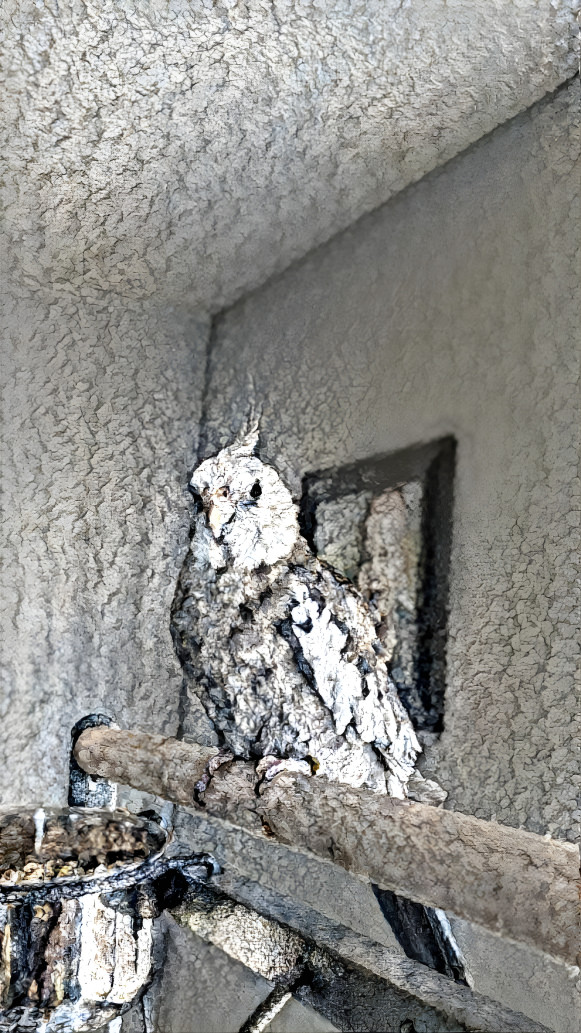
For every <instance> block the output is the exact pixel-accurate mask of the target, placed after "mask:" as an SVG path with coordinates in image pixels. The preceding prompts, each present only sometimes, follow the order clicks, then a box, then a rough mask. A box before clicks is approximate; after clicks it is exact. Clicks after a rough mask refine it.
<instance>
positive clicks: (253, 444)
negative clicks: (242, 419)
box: [231, 416, 260, 456]
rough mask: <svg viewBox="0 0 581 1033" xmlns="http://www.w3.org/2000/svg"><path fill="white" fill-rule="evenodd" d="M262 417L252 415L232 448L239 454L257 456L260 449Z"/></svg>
mask: <svg viewBox="0 0 581 1033" xmlns="http://www.w3.org/2000/svg"><path fill="white" fill-rule="evenodd" d="M259 428H260V417H259V416H250V417H249V418H248V422H247V424H246V427H245V429H244V430H241V431H240V432H239V433H238V435H237V437H236V438H235V440H234V441H233V443H232V445H231V448H232V451H233V452H236V454H237V455H239V456H255V455H257V450H258V437H259V432H260V430H259Z"/></svg>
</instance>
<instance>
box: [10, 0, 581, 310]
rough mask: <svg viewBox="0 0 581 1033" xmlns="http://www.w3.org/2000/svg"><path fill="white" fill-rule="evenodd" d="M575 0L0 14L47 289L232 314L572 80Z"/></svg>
mask: <svg viewBox="0 0 581 1033" xmlns="http://www.w3.org/2000/svg"><path fill="white" fill-rule="evenodd" d="M576 6H577V3H576V0H479V2H478V3H474V0H432V2H431V3H429V4H426V3H425V2H424V0H274V2H272V3H264V2H262V0H248V2H244V3H238V2H233V0H225V2H223V3H214V2H210V0H146V2H143V0H121V2H120V0H97V2H95V0H87V2H84V0H65V2H64V3H62V2H60V3H57V0H6V3H5V5H4V13H3V16H2V17H3V23H4V27H5V36H6V56H5V68H6V85H5V88H4V89H5V93H4V105H5V109H6V116H7V117H6V129H7V137H6V142H5V144H4V154H5V155H6V156H9V158H10V174H9V175H8V177H7V179H6V189H5V192H4V195H3V196H4V204H5V219H6V229H7V232H8V235H9V240H10V242H11V244H12V245H14V253H15V255H16V258H15V259H14V261H15V262H16V265H17V276H18V278H19V279H20V278H24V280H25V282H26V283H27V284H29V285H30V286H31V287H32V288H33V289H36V288H37V287H38V286H39V285H41V286H47V285H50V286H51V287H52V288H53V289H54V290H55V291H57V292H59V293H60V292H65V293H66V292H68V291H70V290H71V289H74V290H81V291H85V290H97V291H102V290H109V289H112V290H114V291H117V292H119V293H120V294H121V295H123V296H124V297H126V298H143V297H146V296H148V295H151V294H152V293H156V292H157V293H159V292H161V293H162V294H163V295H165V296H169V297H171V298H172V299H178V300H179V301H180V302H181V301H183V300H184V299H187V300H188V302H189V303H190V304H194V305H197V306H200V307H201V308H203V309H206V308H207V307H210V308H211V309H212V310H213V311H217V310H219V309H220V308H221V307H223V306H224V305H225V304H230V303H231V302H232V301H233V300H234V299H235V298H237V297H240V296H241V294H243V293H244V292H245V291H248V290H249V289H251V288H254V287H257V286H259V285H260V284H261V283H262V282H263V281H264V280H265V279H266V278H267V277H268V276H269V275H271V274H272V273H273V272H275V271H277V270H281V269H283V268H285V267H286V266H287V265H288V264H289V262H290V261H292V260H293V259H295V258H297V257H299V256H301V255H303V254H305V253H306V252H307V251H308V250H309V249H310V248H312V247H313V246H315V245H317V244H319V243H321V242H322V241H324V240H326V239H328V238H329V237H330V236H331V235H332V234H333V233H335V232H337V231H338V230H339V229H342V228H344V227H346V226H347V225H349V224H350V223H351V222H352V221H353V220H354V219H355V218H357V217H358V216H360V215H361V214H362V213H363V212H365V211H369V210H371V209H373V208H375V207H376V206H377V205H379V204H381V203H382V202H384V201H385V200H387V198H389V197H391V196H392V195H393V194H395V193H396V192H397V191H398V190H401V188H402V187H403V186H405V185H406V184H408V183H410V182H412V181H414V180H417V179H419V178H420V177H421V176H422V175H423V174H424V173H426V172H427V171H428V170H430V169H432V168H434V167H435V166H436V165H438V164H440V163H441V162H442V161H445V160H447V159H449V158H450V157H451V156H453V155H454V154H457V153H458V152H459V151H461V150H463V149H464V148H465V147H467V146H468V145H469V144H470V143H472V142H473V141H474V140H477V139H479V138H480V137H481V136H482V135H483V134H484V133H487V132H489V131H490V130H491V129H492V128H493V127H494V126H496V125H498V124H499V123H500V122H502V121H504V120H505V119H507V118H509V117H511V116H513V115H515V114H516V113H517V112H519V111H522V110H523V109H525V108H526V107H528V106H529V105H530V104H532V103H533V102H534V101H536V100H538V99H539V98H540V97H542V96H543V95H544V94H545V93H546V92H547V91H549V90H552V89H554V88H555V87H556V86H558V84H559V83H561V82H563V81H564V80H565V79H566V78H567V77H569V76H571V75H573V74H574V73H575V71H576V64H577V59H576V53H575V49H576V48H575V35H576V29H575V24H574V10H575V8H576Z"/></svg>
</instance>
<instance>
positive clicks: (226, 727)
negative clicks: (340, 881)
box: [172, 427, 464, 982]
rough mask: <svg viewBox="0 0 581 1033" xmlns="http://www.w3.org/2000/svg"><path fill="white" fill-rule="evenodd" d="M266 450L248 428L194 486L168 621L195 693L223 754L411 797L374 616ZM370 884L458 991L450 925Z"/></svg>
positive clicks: (410, 749) (408, 939) (404, 735)
mask: <svg viewBox="0 0 581 1033" xmlns="http://www.w3.org/2000/svg"><path fill="white" fill-rule="evenodd" d="M257 441H258V433H257V428H255V427H253V428H251V429H250V430H249V431H248V432H247V433H246V434H244V435H242V436H240V437H239V438H238V439H237V440H236V441H235V442H234V443H233V444H232V445H230V446H228V447H226V448H224V449H222V451H221V452H219V453H218V455H216V456H214V457H212V458H209V459H206V460H205V461H204V462H202V463H201V464H200V465H199V466H198V468H197V469H196V470H195V472H194V474H193V476H192V479H191V482H190V488H191V491H192V493H193V495H194V498H195V501H196V515H195V518H194V522H193V535H192V543H191V548H190V551H189V553H188V556H187V558H186V562H185V564H184V567H183V570H182V574H181V578H180V583H179V587H178V592H177V594H176V600H175V604H174V610H173V619H172V634H173V636H174V642H175V645H176V650H177V653H178V656H179V659H180V661H181V663H182V666H183V670H184V686H185V690H186V693H187V695H188V696H189V698H190V701H192V702H194V701H195V699H197V700H199V702H200V703H201V704H202V706H203V708H204V710H205V711H206V714H207V715H208V717H209V718H210V719H211V722H212V724H213V727H214V729H215V731H216V734H217V736H218V739H219V742H220V745H221V746H222V747H223V748H224V749H226V750H228V751H229V752H230V753H232V754H234V756H236V757H239V758H245V759H247V760H254V761H255V763H256V768H257V772H258V773H259V774H260V775H262V776H263V777H264V778H265V779H269V778H271V777H273V776H274V774H276V773H277V772H278V771H280V770H281V768H286V769H289V768H290V769H291V770H293V769H294V770H297V771H301V772H303V773H304V774H306V775H313V774H315V773H317V774H319V775H325V776H326V777H327V778H328V779H330V780H331V781H334V782H339V783H344V784H348V785H350V786H354V787H364V788H366V789H368V790H370V791H372V792H376V793H384V794H385V793H388V794H389V795H390V796H395V797H399V798H405V797H406V796H407V790H408V783H409V782H410V778H411V777H412V775H414V768H415V762H416V758H417V756H418V754H419V753H420V745H419V743H418V740H417V738H416V734H415V732H414V728H413V726H412V723H411V721H410V719H409V717H408V714H407V712H406V710H405V709H404V707H403V705H402V703H401V701H400V699H399V697H398V694H397V691H396V688H395V686H394V684H393V682H392V680H391V678H390V676H389V672H388V669H387V665H386V661H385V653H384V648H383V647H382V645H381V643H380V641H379V639H378V635H377V628H376V626H377V623H378V620H379V616H378V615H377V614H374V612H373V610H372V608H371V606H370V604H368V603H367V602H366V601H365V600H364V599H363V597H362V596H361V594H360V593H359V592H358V591H357V589H356V588H355V587H354V585H353V584H352V583H351V582H350V581H349V580H347V579H346V578H345V577H343V576H342V575H341V574H339V573H338V572H337V571H336V570H334V569H333V568H332V567H330V566H329V565H327V564H325V563H324V562H322V561H321V560H320V559H319V558H318V557H317V556H316V555H315V553H314V552H313V551H312V549H311V547H310V546H309V544H308V543H307V541H306V540H305V539H304V538H303V537H302V535H301V533H300V529H299V522H298V508H297V506H296V504H295V502H294V501H293V498H292V495H291V493H290V491H289V490H288V488H287V487H286V485H285V484H284V483H283V481H282V479H281V477H280V476H279V474H278V473H277V471H276V470H275V469H274V467H273V466H271V465H269V464H267V463H264V462H262V460H261V459H260V458H259V456H258V455H257V451H256V449H257ZM184 709H185V710H187V703H186V704H185V706H184ZM417 777H420V779H421V776H417ZM373 888H374V891H375V893H376V896H377V898H378V901H379V904H380V907H381V909H382V911H383V913H384V915H385V917H386V918H387V919H388V921H389V922H390V924H391V926H392V929H393V931H394V933H395V934H396V937H397V938H398V940H399V941H400V943H401V945H402V946H403V948H404V950H405V951H406V953H408V954H409V955H410V956H411V957H415V958H416V959H417V960H420V961H422V962H423V963H424V964H428V965H430V966H431V967H432V968H436V969H437V970H438V971H440V972H444V973H445V974H446V975H449V976H451V977H452V978H455V979H457V980H460V981H462V982H463V981H464V968H463V962H462V959H461V956H460V953H459V951H458V948H457V946H456V944H455V941H454V938H453V936H452V934H451V930H450V926H449V923H448V921H447V919H446V916H445V915H444V914H443V913H442V912H439V911H436V910H435V909H431V908H427V907H425V908H424V907H423V906H422V905H420V904H416V903H414V902H413V901H407V900H405V899H404V898H400V897H397V896H396V895H395V894H393V893H389V892H387V891H383V890H379V888H378V887H373Z"/></svg>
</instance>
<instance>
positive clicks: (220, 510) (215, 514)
mask: <svg viewBox="0 0 581 1033" xmlns="http://www.w3.org/2000/svg"><path fill="white" fill-rule="evenodd" d="M204 509H205V510H206V515H207V520H208V524H209V525H210V528H211V531H212V534H213V535H214V537H215V538H219V537H220V535H221V534H222V532H223V531H224V528H225V527H226V524H227V523H229V521H230V520H231V519H232V517H233V516H234V513H235V511H236V507H235V506H234V504H233V503H232V502H231V500H230V499H229V498H228V497H225V496H224V495H223V494H221V493H220V492H215V493H214V494H212V495H210V496H209V497H207V496H206V500H205V502H204Z"/></svg>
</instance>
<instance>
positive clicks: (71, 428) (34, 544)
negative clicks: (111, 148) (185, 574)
mask: <svg viewBox="0 0 581 1033" xmlns="http://www.w3.org/2000/svg"><path fill="white" fill-rule="evenodd" d="M4 315H5V317H6V341H7V347H6V348H5V352H4V363H3V366H4V369H3V372H4V381H5V396H4V407H3V408H4V419H5V422H6V425H7V427H8V428H9V436H7V437H6V441H5V449H4V457H3V490H4V506H3V508H4V535H5V538H4V561H5V573H4V588H3V613H4V616H3V628H2V639H3V641H2V656H3V669H4V679H5V684H4V688H3V691H2V698H1V702H0V707H1V711H0V713H1V720H2V736H1V738H0V743H1V745H0V757H1V760H0V764H1V767H2V771H3V772H4V775H3V777H2V780H1V784H0V797H1V799H2V801H3V802H5V803H16V802H18V801H21V802H30V803H32V802H36V801H38V802H43V803H61V802H66V795H67V782H68V754H69V750H70V730H71V727H72V725H73V724H74V723H75V722H76V721H77V720H78V719H79V718H80V717H82V716H84V715H85V714H87V713H90V712H93V711H99V710H102V711H104V712H105V713H107V714H109V715H110V716H111V717H113V718H114V720H116V721H117V722H118V723H119V724H120V725H121V726H131V725H133V726H137V727H139V726H140V727H142V728H144V729H152V728H154V727H155V728H156V729H158V730H159V731H162V730H163V729H167V730H168V731H171V732H175V731H176V729H177V701H178V696H179V688H180V684H181V675H180V670H179V665H178V664H177V661H176V660H175V657H174V653H173V649H172V644H171V638H170V633H169V619H168V618H169V610H170V606H171V601H172V598H173V593H174V589H175V581H176V578H177V574H178V571H179V569H180V565H181V563H182V562H183V556H184V554H185V549H186V548H187V541H188V525H189V515H188V500H187V495H186V492H185V482H186V475H187V468H188V466H189V465H190V464H191V461H192V458H191V457H192V452H193V449H194V445H195V433H196V426H197V421H198V419H199V397H200V391H201V384H202V377H201V376H200V372H199V369H200V365H201V363H202V362H203V349H204V344H205V337H206V324H204V323H203V322H202V321H199V320H192V319H191V317H190V316H189V314H188V313H187V312H186V311H184V310H180V309H178V308H175V307H174V308H172V307H171V306H160V305H157V304H154V303H152V302H148V303H146V304H142V303H140V304H137V303H135V302H130V301H127V300H124V299H120V298H119V297H118V296H116V295H113V294H104V295H102V296H101V297H100V298H98V299H96V300H91V301H88V300H83V299H82V298H79V297H78V296H77V295H73V294H70V295H69V296H68V297H67V296H62V297H61V298H59V299H56V298H51V297H50V296H47V295H46V294H44V293H42V292H37V293H33V292H31V291H23V292H22V293H21V294H20V296H18V297H13V299H12V304H11V305H10V306H7V307H6V308H5V311H4Z"/></svg>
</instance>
